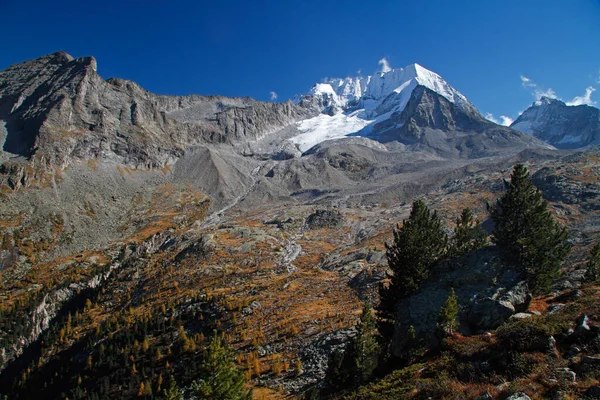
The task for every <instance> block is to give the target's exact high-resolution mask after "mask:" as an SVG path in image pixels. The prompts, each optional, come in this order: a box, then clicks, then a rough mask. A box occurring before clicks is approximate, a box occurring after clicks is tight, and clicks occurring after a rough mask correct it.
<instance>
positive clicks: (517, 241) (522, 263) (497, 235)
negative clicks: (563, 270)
mask: <svg viewBox="0 0 600 400" xmlns="http://www.w3.org/2000/svg"><path fill="white" fill-rule="evenodd" d="M504 186H505V188H506V192H505V193H504V195H503V196H502V197H500V198H499V199H498V201H497V202H496V204H495V206H494V207H490V213H491V216H492V219H493V220H494V223H495V230H494V232H493V236H492V240H493V242H494V243H495V244H496V245H498V247H501V248H503V249H505V250H506V254H507V256H508V257H510V258H511V259H512V261H513V262H514V263H515V264H516V265H517V266H518V267H520V268H521V269H522V271H523V272H524V273H525V274H526V276H527V279H528V282H529V285H530V287H531V289H532V290H533V291H534V293H536V294H539V293H544V292H547V291H548V290H549V288H550V284H551V283H552V281H553V280H554V279H556V278H557V277H558V275H559V272H560V266H561V264H562V262H563V261H564V260H565V258H566V257H567V255H568V254H569V251H570V249H571V247H570V245H569V243H568V242H567V230H566V229H565V228H562V227H561V226H560V225H559V224H558V223H556V222H555V221H554V218H553V216H552V214H551V213H550V211H549V210H548V203H547V202H546V201H544V200H543V198H542V193H541V192H540V191H539V189H537V188H536V187H535V186H534V184H533V182H532V180H531V177H530V176H529V171H528V170H527V168H525V167H524V166H523V165H522V164H517V165H515V167H514V169H513V172H512V174H511V176H510V180H509V181H506V180H505V181H504Z"/></svg>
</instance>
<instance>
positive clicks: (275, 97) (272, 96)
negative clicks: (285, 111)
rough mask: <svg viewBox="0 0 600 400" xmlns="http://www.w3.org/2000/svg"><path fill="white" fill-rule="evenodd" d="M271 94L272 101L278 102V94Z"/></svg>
mask: <svg viewBox="0 0 600 400" xmlns="http://www.w3.org/2000/svg"><path fill="white" fill-rule="evenodd" d="M269 94H270V95H271V101H276V100H277V93H275V92H273V91H270V92H269Z"/></svg>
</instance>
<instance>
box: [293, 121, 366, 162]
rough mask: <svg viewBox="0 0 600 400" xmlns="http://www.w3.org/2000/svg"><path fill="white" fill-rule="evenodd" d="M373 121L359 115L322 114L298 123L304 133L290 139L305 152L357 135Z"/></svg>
mask: <svg viewBox="0 0 600 400" xmlns="http://www.w3.org/2000/svg"><path fill="white" fill-rule="evenodd" d="M372 122H373V121H370V120H366V119H362V118H360V117H359V116H358V115H357V113H351V114H349V115H346V114H344V113H340V114H336V115H334V116H332V117H330V116H329V115H326V114H321V115H319V116H316V117H314V118H310V119H305V120H304V121H301V122H299V123H298V129H299V130H300V131H302V132H303V133H302V134H300V135H298V136H294V137H293V138H291V139H290V141H291V142H292V143H295V144H297V145H298V148H299V149H300V151H302V152H304V151H306V150H308V149H310V148H311V147H313V146H315V145H317V144H319V143H321V142H324V141H325V140H331V139H339V138H341V137H344V136H347V135H349V134H351V133H355V132H358V131H360V130H361V129H363V128H364V127H365V126H367V125H369V124H370V123H372Z"/></svg>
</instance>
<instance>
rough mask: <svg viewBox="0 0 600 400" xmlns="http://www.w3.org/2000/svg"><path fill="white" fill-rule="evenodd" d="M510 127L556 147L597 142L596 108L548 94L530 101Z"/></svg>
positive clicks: (599, 134)
mask: <svg viewBox="0 0 600 400" xmlns="http://www.w3.org/2000/svg"><path fill="white" fill-rule="evenodd" d="M510 127H511V128H513V129H516V130H518V131H521V132H523V133H527V134H530V135H533V136H535V137H536V138H538V139H540V140H543V141H545V142H547V143H549V144H551V145H553V146H555V147H557V148H560V149H575V148H581V147H586V146H594V145H599V144H600V110H599V109H597V108H595V107H592V106H588V105H578V106H569V105H567V104H565V103H564V102H562V101H561V100H558V99H552V98H549V97H542V98H541V99H539V100H538V101H536V102H534V103H533V104H532V105H531V107H529V108H528V109H526V110H525V111H523V113H522V114H521V115H520V116H519V118H517V119H516V120H515V121H514V122H513V123H512V124H511V125H510Z"/></svg>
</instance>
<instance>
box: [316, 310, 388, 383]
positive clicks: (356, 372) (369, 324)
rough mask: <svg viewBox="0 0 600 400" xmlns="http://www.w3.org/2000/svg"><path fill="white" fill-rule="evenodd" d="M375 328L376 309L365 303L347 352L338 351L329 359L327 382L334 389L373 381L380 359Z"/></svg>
mask: <svg viewBox="0 0 600 400" xmlns="http://www.w3.org/2000/svg"><path fill="white" fill-rule="evenodd" d="M375 328H376V324H375V317H374V316H373V310H372V309H371V306H370V305H368V304H365V305H364V306H363V312H362V315H361V317H360V321H359V322H358V324H357V326H356V330H357V333H356V336H355V337H353V338H352V339H351V340H350V342H349V343H348V345H347V346H346V349H345V351H343V352H342V351H341V350H336V351H334V352H333V353H332V354H331V355H330V357H329V362H328V364H327V367H328V368H327V375H326V381H327V383H328V384H329V385H330V386H331V387H332V388H334V389H336V390H337V389H342V388H353V387H357V386H359V385H362V384H364V383H367V382H369V381H370V380H371V378H372V377H373V374H374V373H375V369H376V368H377V362H378V356H379V347H378V345H377V340H376V338H375Z"/></svg>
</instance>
